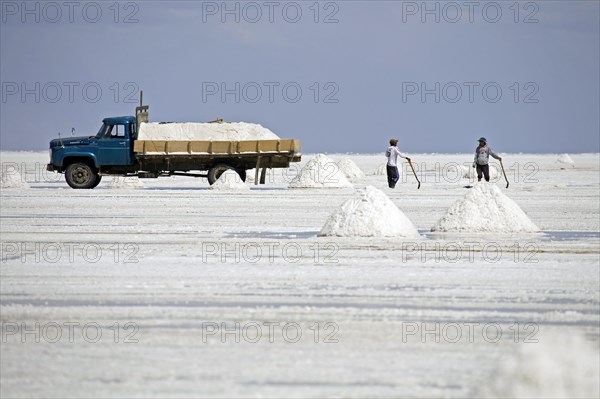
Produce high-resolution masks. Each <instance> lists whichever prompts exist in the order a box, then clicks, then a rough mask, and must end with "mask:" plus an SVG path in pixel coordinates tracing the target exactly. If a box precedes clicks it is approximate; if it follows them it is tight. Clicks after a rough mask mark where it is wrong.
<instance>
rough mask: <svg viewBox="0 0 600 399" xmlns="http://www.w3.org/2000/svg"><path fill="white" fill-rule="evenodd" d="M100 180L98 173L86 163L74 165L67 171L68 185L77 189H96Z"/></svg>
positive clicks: (68, 167)
mask: <svg viewBox="0 0 600 399" xmlns="http://www.w3.org/2000/svg"><path fill="white" fill-rule="evenodd" d="M99 179H100V176H98V173H97V172H96V171H95V170H94V169H93V168H92V167H91V166H90V165H88V164H87V163H84V162H75V163H72V164H71V165H69V166H67V170H66V171H65V180H66V181H67V184H68V185H69V186H71V188H75V189H85V188H94V187H96V186H97V185H98V184H97V183H99V182H100V181H99Z"/></svg>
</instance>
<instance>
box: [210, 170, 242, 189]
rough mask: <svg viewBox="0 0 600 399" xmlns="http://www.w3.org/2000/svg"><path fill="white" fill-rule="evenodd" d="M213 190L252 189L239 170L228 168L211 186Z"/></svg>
mask: <svg viewBox="0 0 600 399" xmlns="http://www.w3.org/2000/svg"><path fill="white" fill-rule="evenodd" d="M210 188H211V189H212V190H250V188H249V187H248V186H247V185H246V184H245V183H244V182H243V181H242V178H241V177H240V175H238V174H237V172H235V171H233V170H231V169H228V170H226V171H225V172H223V174H221V177H219V179H218V180H217V181H216V182H215V183H214V184H213V185H212V186H210Z"/></svg>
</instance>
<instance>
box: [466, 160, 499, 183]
mask: <svg viewBox="0 0 600 399" xmlns="http://www.w3.org/2000/svg"><path fill="white" fill-rule="evenodd" d="M489 166H490V180H496V179H498V177H499V176H500V171H499V169H498V168H497V167H496V166H495V165H491V164H490V165H489ZM462 169H463V177H464V178H465V179H469V180H474V179H477V169H475V168H474V167H473V166H472V165H471V166H467V165H462ZM481 180H484V178H483V177H482V178H481Z"/></svg>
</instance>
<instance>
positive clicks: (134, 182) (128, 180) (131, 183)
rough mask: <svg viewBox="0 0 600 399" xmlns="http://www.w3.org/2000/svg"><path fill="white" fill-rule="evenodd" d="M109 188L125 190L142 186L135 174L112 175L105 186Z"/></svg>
mask: <svg viewBox="0 0 600 399" xmlns="http://www.w3.org/2000/svg"><path fill="white" fill-rule="evenodd" d="M105 187H106V188H107V189H110V190H127V189H137V188H144V185H143V184H142V182H140V179H139V178H138V177H137V176H112V180H111V181H110V183H108V184H107V185H106V186H105Z"/></svg>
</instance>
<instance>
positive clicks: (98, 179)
mask: <svg viewBox="0 0 600 399" xmlns="http://www.w3.org/2000/svg"><path fill="white" fill-rule="evenodd" d="M96 176H98V178H97V179H96V182H95V183H94V185H93V186H92V187H90V188H96V187H97V186H98V184H100V181H101V180H102V176H100V175H96Z"/></svg>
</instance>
